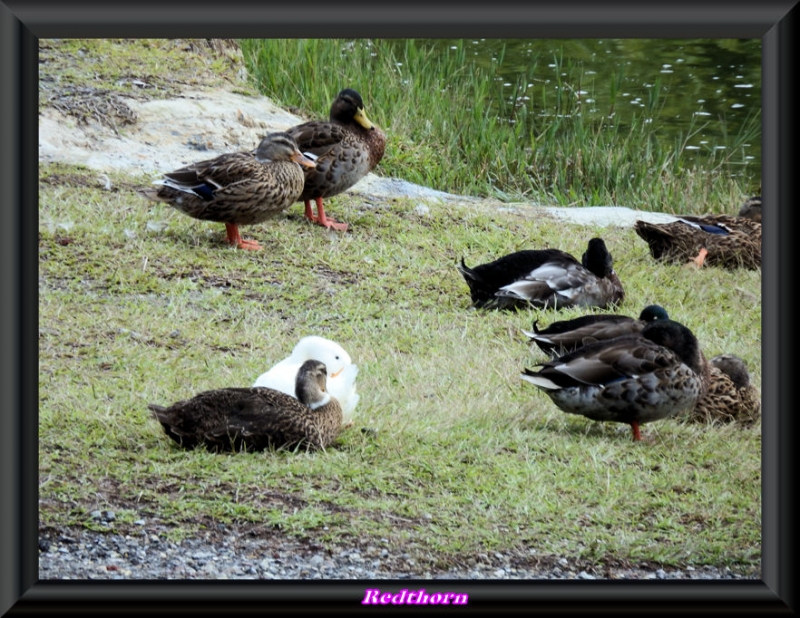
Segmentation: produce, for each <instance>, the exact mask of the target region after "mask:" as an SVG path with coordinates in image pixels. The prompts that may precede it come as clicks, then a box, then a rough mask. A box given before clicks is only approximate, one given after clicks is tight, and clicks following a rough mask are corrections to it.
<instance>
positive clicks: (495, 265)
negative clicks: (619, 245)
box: [456, 238, 625, 309]
mask: <svg viewBox="0 0 800 618" xmlns="http://www.w3.org/2000/svg"><path fill="white" fill-rule="evenodd" d="M456 268H458V271H459V272H460V273H461V275H462V276H463V277H464V280H465V281H466V282H467V285H468V286H469V292H470V296H471V298H472V304H473V306H475V307H478V308H483V309H514V308H522V309H525V308H530V307H540V308H548V307H550V308H554V309H563V308H565V307H573V306H581V307H600V308H606V307H608V306H609V305H618V304H620V303H621V302H622V301H623V299H624V298H625V290H624V289H623V287H622V282H621V281H620V280H619V277H618V276H617V273H616V272H615V271H614V267H613V260H612V258H611V254H610V253H609V252H608V249H607V248H606V245H605V242H604V241H603V240H602V239H601V238H592V239H591V240H590V241H589V244H588V247H587V249H586V251H585V252H584V253H583V256H582V259H581V261H580V262H579V261H578V260H577V259H576V258H575V257H573V256H572V255H570V254H569V253H566V252H565V251H561V250H560V249H539V250H524V251H516V252H514V253H510V254H508V255H505V256H503V257H501V258H498V259H497V260H494V261H493V262H488V263H486V264H481V265H479V266H475V267H473V268H469V267H467V265H466V264H465V263H464V260H463V258H462V260H461V264H457V265H456Z"/></svg>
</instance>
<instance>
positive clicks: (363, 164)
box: [287, 88, 386, 231]
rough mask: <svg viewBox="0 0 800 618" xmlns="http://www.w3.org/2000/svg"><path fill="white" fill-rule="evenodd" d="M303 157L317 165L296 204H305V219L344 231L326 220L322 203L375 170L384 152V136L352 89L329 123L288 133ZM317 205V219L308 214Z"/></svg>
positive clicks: (308, 171) (338, 102)
mask: <svg viewBox="0 0 800 618" xmlns="http://www.w3.org/2000/svg"><path fill="white" fill-rule="evenodd" d="M287 133H289V135H291V136H292V137H293V138H294V139H295V141H297V145H298V146H299V147H300V150H302V151H303V152H304V153H306V154H309V155H310V156H312V157H313V158H314V160H315V161H316V163H317V166H316V167H315V168H309V169H306V172H305V175H306V181H305V187H304V188H303V192H302V193H301V194H300V197H298V198H297V201H303V202H305V217H306V218H307V219H308V220H309V221H313V222H314V223H318V224H319V225H323V226H325V227H328V228H333V229H335V230H342V231H345V230H347V224H346V223H339V222H337V221H335V220H333V219H330V218H328V217H326V216H325V208H324V206H323V204H322V199H323V198H326V197H332V196H334V195H338V194H339V193H342V192H343V191H345V190H347V189H349V188H350V187H352V186H353V185H354V184H356V183H357V182H358V181H359V180H361V179H362V178H363V177H364V176H366V175H367V173H368V172H370V171H372V170H373V169H375V166H376V165H378V163H379V162H380V160H381V159H382V158H383V151H384V150H385V149H386V136H385V135H384V134H383V131H381V130H380V129H379V128H378V127H377V126H375V125H374V124H372V122H370V120H369V118H367V115H366V113H365V112H364V101H363V100H362V99H361V95H360V94H359V93H358V92H356V91H355V90H353V89H351V88H346V89H344V90H342V91H341V92H340V93H339V94H338V95H337V96H336V99H335V100H334V101H333V104H332V105H331V112H330V120H312V121H311V122H304V123H303V124H300V125H297V126H294V127H291V128H289V129H287ZM311 200H314V201H315V202H316V204H317V216H316V217H315V216H314V215H313V214H312V212H311Z"/></svg>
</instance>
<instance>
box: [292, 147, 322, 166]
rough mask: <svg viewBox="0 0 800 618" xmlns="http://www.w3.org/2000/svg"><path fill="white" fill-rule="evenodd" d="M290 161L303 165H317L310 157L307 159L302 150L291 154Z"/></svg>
mask: <svg viewBox="0 0 800 618" xmlns="http://www.w3.org/2000/svg"><path fill="white" fill-rule="evenodd" d="M292 161H294V162H295V163H299V164H300V165H302V166H303V167H317V164H316V163H314V161H312V160H311V159H309V158H308V157H307V156H306V155H304V154H303V153H302V152H300V151H297V152H295V153H294V154H293V155H292Z"/></svg>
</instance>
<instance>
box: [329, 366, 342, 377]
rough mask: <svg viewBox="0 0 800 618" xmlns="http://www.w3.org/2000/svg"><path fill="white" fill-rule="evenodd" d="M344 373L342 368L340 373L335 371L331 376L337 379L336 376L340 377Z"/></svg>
mask: <svg viewBox="0 0 800 618" xmlns="http://www.w3.org/2000/svg"><path fill="white" fill-rule="evenodd" d="M342 371H344V367H342V368H341V369H340V370H339V371H335V372H334V373H332V374H331V377H332V378H335V377H336V376H338V375H339V374H340V373H342Z"/></svg>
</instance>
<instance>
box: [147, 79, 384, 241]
mask: <svg viewBox="0 0 800 618" xmlns="http://www.w3.org/2000/svg"><path fill="white" fill-rule="evenodd" d="M385 148H386V136H385V134H384V133H383V131H382V130H381V129H380V128H379V127H378V126H377V125H375V124H373V123H372V121H371V120H370V119H369V118H368V117H367V115H366V112H365V110H364V101H363V100H362V98H361V95H360V94H359V93H358V92H357V91H356V90H353V89H352V88H345V89H344V90H342V91H340V92H339V94H338V95H337V96H336V98H335V99H334V101H333V104H332V105H331V109H330V118H329V119H328V120H312V121H309V122H304V123H302V124H299V125H296V126H293V127H290V128H288V129H287V130H286V131H282V132H275V133H270V134H268V135H266V136H265V137H264V138H263V139H262V141H261V143H260V144H259V145H258V146H257V147H256V148H255V149H254V150H252V151H249V152H231V153H225V154H222V155H219V156H218V157H216V158H214V159H207V160H203V161H199V162H197V163H193V164H191V165H187V166H185V167H181V168H179V169H176V170H175V171H172V172H167V173H165V174H164V175H163V177H162V178H161V179H159V180H157V181H156V183H155V184H157V185H159V188H158V189H152V188H148V189H140V190H139V193H140V194H141V195H142V196H144V197H146V198H148V199H150V200H153V201H160V202H165V203H167V204H169V205H170V206H172V207H173V208H175V209H176V210H179V211H180V212H182V213H184V214H186V215H189V216H190V217H193V218H195V219H201V220H204V221H215V222H218V223H224V224H225V228H226V230H227V238H226V240H227V242H228V243H229V244H231V245H233V246H235V247H237V248H239V249H247V250H256V251H257V250H260V249H262V246H261V245H260V244H259V243H258V242H256V241H253V240H245V239H242V237H241V235H240V233H239V226H240V225H252V224H255V223H262V222H264V221H266V220H267V219H269V218H271V217H274V216H276V215H278V214H279V213H281V212H283V211H284V210H286V209H287V208H288V207H289V206H291V205H292V204H294V203H295V202H300V201H302V202H304V203H305V213H304V215H305V217H306V218H307V219H308V220H309V221H312V222H314V223H317V224H319V225H321V226H324V227H326V228H330V229H334V230H340V231H345V230H347V229H348V225H347V224H346V223H340V222H338V221H335V220H334V219H331V218H330V217H328V216H327V215H326V214H325V209H324V205H323V199H324V198H328V197H332V196H335V195H339V194H340V193H342V192H344V191H346V190H347V189H349V188H350V187H352V186H353V185H354V184H355V183H357V182H358V181H359V180H361V179H362V178H363V177H364V176H366V175H367V173H369V172H371V171H372V170H373V169H375V167H376V166H377V165H378V163H380V161H381V159H382V158H383V154H384V150H385ZM312 200H313V201H315V202H316V205H317V214H316V215H314V214H313V212H312V209H311V201H312Z"/></svg>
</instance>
